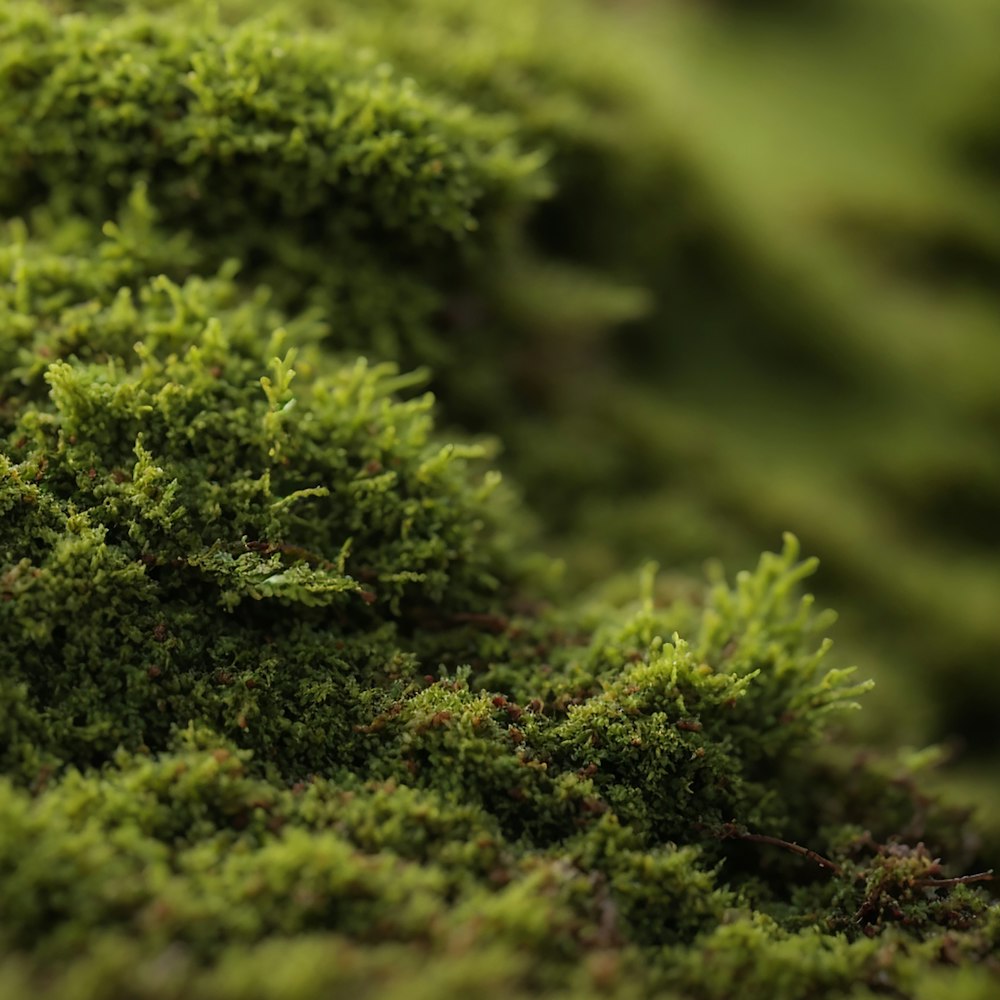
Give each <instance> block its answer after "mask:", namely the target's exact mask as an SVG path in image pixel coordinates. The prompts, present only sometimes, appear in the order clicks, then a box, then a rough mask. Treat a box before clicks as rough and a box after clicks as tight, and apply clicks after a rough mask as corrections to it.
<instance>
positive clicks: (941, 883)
mask: <svg viewBox="0 0 1000 1000" xmlns="http://www.w3.org/2000/svg"><path fill="white" fill-rule="evenodd" d="M992 881H993V869H992V868H991V869H990V870H989V871H985V872H978V873H977V874H975V875H957V876H956V877H955V878H918V879H917V880H916V884H917V885H919V886H924V887H926V888H928V889H948V888H951V887H952V886H956V885H966V884H968V883H969V882H992Z"/></svg>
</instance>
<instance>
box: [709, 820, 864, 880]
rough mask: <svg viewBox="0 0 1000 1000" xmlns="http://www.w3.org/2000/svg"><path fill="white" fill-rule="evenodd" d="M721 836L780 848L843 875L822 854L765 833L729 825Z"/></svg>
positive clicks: (841, 870)
mask: <svg viewBox="0 0 1000 1000" xmlns="http://www.w3.org/2000/svg"><path fill="white" fill-rule="evenodd" d="M722 836H723V838H724V839H730V838H732V839H734V840H748V841H750V842H751V843H754V844H769V845H770V846H771V847H781V848H783V849H784V850H786V851H790V852H791V853H792V854H798V855H799V856H800V857H803V858H808V859H809V860H810V861H814V862H815V863H816V864H817V865H819V866H820V868H826V869H827V870H828V871H831V872H833V873H834V875H843V874H844V870H843V868H841V867H840V865H838V864H837V863H836V862H834V861H831V860H830V859H829V858H824V857H823V855H822V854H817V853H816V851H813V850H811V849H810V848H808V847H803V846H802V845H801V844H795V843H793V842H792V841H790V840H782V839H781V838H780V837H769V836H768V835H767V834H765V833H745V832H744V831H742V830H740V829H738V828H737V827H735V826H733V825H732V824H729V823H727V824H726V825H725V827H723V833H722Z"/></svg>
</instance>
